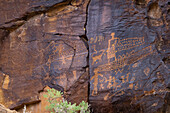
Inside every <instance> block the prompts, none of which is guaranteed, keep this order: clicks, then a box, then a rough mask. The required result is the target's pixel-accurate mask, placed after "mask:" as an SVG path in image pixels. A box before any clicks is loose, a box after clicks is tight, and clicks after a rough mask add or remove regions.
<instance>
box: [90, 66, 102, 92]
mask: <svg viewBox="0 0 170 113" xmlns="http://www.w3.org/2000/svg"><path fill="white" fill-rule="evenodd" d="M98 72H99V70H98V69H97V68H96V69H94V75H93V77H91V81H92V80H94V82H93V86H94V89H93V91H92V95H97V92H98V88H97V85H98V77H99V76H100V77H103V75H102V74H100V73H98Z"/></svg>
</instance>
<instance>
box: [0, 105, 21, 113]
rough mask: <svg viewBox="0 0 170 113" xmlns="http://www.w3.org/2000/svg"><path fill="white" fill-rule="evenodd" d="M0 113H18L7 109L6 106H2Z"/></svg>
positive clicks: (0, 106)
mask: <svg viewBox="0 0 170 113" xmlns="http://www.w3.org/2000/svg"><path fill="white" fill-rule="evenodd" d="M0 113H18V112H16V111H14V110H10V109H8V108H6V107H5V106H4V105H2V104H0Z"/></svg>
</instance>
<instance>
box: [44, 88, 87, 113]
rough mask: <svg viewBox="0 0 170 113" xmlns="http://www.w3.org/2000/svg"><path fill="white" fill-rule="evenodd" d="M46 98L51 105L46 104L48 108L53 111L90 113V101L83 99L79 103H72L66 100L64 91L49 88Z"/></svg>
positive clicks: (52, 112) (59, 112)
mask: <svg viewBox="0 0 170 113" xmlns="http://www.w3.org/2000/svg"><path fill="white" fill-rule="evenodd" d="M47 91H48V93H47V95H44V97H45V98H48V102H49V103H50V105H49V106H46V109H47V110H50V111H51V113H90V110H89V105H88V103H86V102H84V101H82V102H81V103H80V104H79V105H76V103H75V104H71V103H70V102H67V100H64V98H63V93H62V92H60V91H57V90H55V89H53V88H52V89H48V90H47Z"/></svg>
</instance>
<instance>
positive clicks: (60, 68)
mask: <svg viewBox="0 0 170 113" xmlns="http://www.w3.org/2000/svg"><path fill="white" fill-rule="evenodd" d="M6 2H7V3H9V2H11V1H6ZM6 2H4V3H2V4H1V7H2V6H3V7H7V8H10V6H11V7H13V8H14V9H16V10H17V9H18V8H19V7H24V9H23V10H19V13H18V15H15V11H14V10H13V9H9V12H10V13H5V14H4V10H1V11H0V13H1V14H2V15H6V16H7V17H8V16H9V15H13V14H14V18H13V17H9V19H3V18H2V19H3V20H2V21H1V22H0V23H3V24H1V26H0V28H1V31H0V32H1V35H0V36H1V38H0V39H1V45H0V46H1V48H0V55H1V56H0V69H1V70H0V72H1V73H0V75H1V76H0V79H1V80H2V83H1V84H2V85H1V84H0V85H1V87H0V93H1V95H0V102H1V103H3V104H4V105H5V106H6V107H8V108H11V109H17V108H19V106H20V107H21V106H23V105H24V104H32V103H37V102H39V101H40V98H39V91H41V90H43V88H44V87H45V86H49V87H51V88H56V89H58V90H62V91H65V92H67V90H69V89H70V87H71V86H72V85H73V84H74V83H75V82H76V81H77V80H78V79H79V77H81V76H82V75H84V73H87V72H86V70H87V68H88V66H87V65H88V61H87V56H88V49H87V40H86V37H85V29H84V25H85V23H86V8H87V5H88V3H89V1H88V0H86V1H81V0H80V1H75V0H73V1H65V2H61V1H60V0H58V1H55V2H54V1H45V0H44V2H43V1H40V0H39V1H34V0H33V1H30V0H29V1H27V0H19V1H13V3H16V5H14V6H13V3H11V5H10V4H7V3H6ZM22 2H23V3H22ZM32 2H33V3H32ZM34 2H35V3H34ZM27 3H28V4H27ZM3 4H6V5H7V6H5V5H3ZM17 4H21V5H17ZM26 4H27V5H26ZM25 5H26V6H25ZM18 6H19V7H18ZM13 11H14V12H13ZM4 17H5V16H4ZM21 21H22V22H21ZM86 75H87V76H88V73H87V74H86ZM87 85H88V83H87ZM86 90H87V91H86ZM86 90H85V91H86V92H88V89H86ZM86 94H87V93H86ZM86 94H85V95H86ZM77 96H78V95H77ZM86 97H87V95H86ZM86 100H87V99H86Z"/></svg>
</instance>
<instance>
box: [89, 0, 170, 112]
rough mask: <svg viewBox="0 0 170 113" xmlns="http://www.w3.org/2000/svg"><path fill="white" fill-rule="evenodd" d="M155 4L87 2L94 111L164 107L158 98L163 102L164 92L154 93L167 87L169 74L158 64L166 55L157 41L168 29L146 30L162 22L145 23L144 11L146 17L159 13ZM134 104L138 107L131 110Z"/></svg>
mask: <svg viewBox="0 0 170 113" xmlns="http://www.w3.org/2000/svg"><path fill="white" fill-rule="evenodd" d="M151 2H152V1H151ZM159 2H160V1H159ZM158 4H159V3H158ZM158 4H157V3H150V2H149V1H136V0H135V1H123V0H121V1H114V0H92V1H91V2H90V4H89V13H88V21H87V37H88V39H89V65H90V98H89V101H90V103H91V105H92V107H93V108H94V109H93V110H94V112H107V113H109V112H111V113H112V112H115V113H116V112H120V111H121V112H127V111H128V112H135V113H137V112H141V111H140V110H139V109H141V108H142V109H143V108H144V109H143V110H144V111H142V112H146V113H147V112H148V113H152V112H156V109H157V110H158V109H159V107H160V106H162V107H163V105H164V104H165V103H164V100H163V99H160V97H161V98H164V97H163V95H164V96H165V95H166V94H167V92H166V91H164V93H160V92H159V90H158V89H166V88H165V87H167V86H169V85H168V84H169V82H168V80H169V79H170V78H169V77H168V76H167V75H168V71H167V70H168V69H167V66H165V65H164V64H162V63H163V62H162V61H161V56H160V54H162V55H163V56H164V55H165V56H166V55H167V53H168V50H167V49H165V48H166V47H167V46H166V47H165V46H163V43H160V42H159V41H161V40H162V41H163V40H164V39H166V41H167V40H168V39H167V37H168V35H167V27H166V25H165V26H164V27H162V28H161V27H159V28H158V26H157V28H151V27H149V26H153V21H154V22H162V19H157V20H154V19H153V18H149V19H148V20H147V19H144V18H145V17H147V14H146V13H145V11H146V10H145V8H146V7H147V6H148V7H149V9H148V12H149V13H148V14H151V13H152V14H156V13H157V14H161V10H160V7H159V6H160V4H159V5H158ZM161 4H162V2H161ZM154 5H156V7H157V8H158V9H159V10H155V11H157V12H156V13H155V12H154V11H153V9H154V8H155V6H154ZM164 5H165V4H164ZM165 6H166V5H165ZM161 8H162V7H161ZM164 10H165V9H164ZM152 11H153V12H152ZM141 12H143V13H141ZM150 12H151V13H150ZM159 16H160V15H159ZM161 18H163V17H161ZM164 21H165V22H166V19H164ZM157 25H162V23H158V24H157ZM155 26H156V25H155ZM161 37H163V38H164V39H161ZM158 40H159V41H158ZM166 41H165V42H166ZM158 43H159V44H158ZM161 44H162V45H161ZM164 44H165V43H164ZM161 47H162V48H161ZM161 49H162V50H161ZM163 51H164V52H163ZM166 58H167V57H166ZM166 58H165V59H166ZM165 59H164V60H165ZM165 61H166V60H165ZM165 64H166V63H165ZM163 67H164V68H163ZM161 69H162V70H161ZM159 70H161V72H162V75H161V74H160V73H158V76H157V75H156V72H157V71H159ZM163 73H164V74H163ZM163 78H167V79H163ZM165 81H167V83H165ZM161 84H162V85H161ZM154 94H155V95H157V96H155V95H154ZM151 95H152V96H153V95H154V100H152V99H150V97H148V96H151ZM158 95H159V96H158ZM146 100H147V101H146ZM151 100H152V101H151ZM155 101H157V102H158V101H159V102H160V104H159V105H158V104H157V102H155ZM149 103H150V104H149ZM138 104H140V105H141V106H136V105H138ZM150 106H151V107H150Z"/></svg>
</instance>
